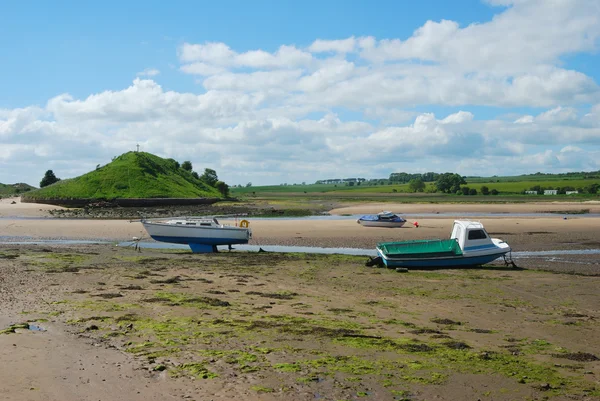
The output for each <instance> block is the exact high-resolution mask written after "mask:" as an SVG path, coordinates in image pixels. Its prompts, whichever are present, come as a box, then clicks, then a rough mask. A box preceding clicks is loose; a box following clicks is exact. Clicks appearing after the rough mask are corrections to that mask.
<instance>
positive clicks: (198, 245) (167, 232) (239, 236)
mask: <svg viewBox="0 0 600 401" xmlns="http://www.w3.org/2000/svg"><path fill="white" fill-rule="evenodd" d="M142 224H143V225H144V228H145V229H146V231H147V232H148V235H150V237H151V238H152V239H154V240H156V241H160V242H168V243H172V244H185V245H189V246H190V248H191V249H192V251H193V252H194V253H201V252H213V251H214V250H215V247H216V246H217V245H234V244H247V243H248V241H249V240H250V238H251V237H252V234H251V231H250V229H248V228H243V227H230V226H222V227H201V226H184V225H173V224H164V223H152V222H142Z"/></svg>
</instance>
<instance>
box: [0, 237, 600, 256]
mask: <svg viewBox="0 0 600 401" xmlns="http://www.w3.org/2000/svg"><path fill="white" fill-rule="evenodd" d="M111 243H114V241H106V240H38V239H31V237H7V236H0V244H2V245H52V244H55V245H90V244H91V245H94V244H111ZM135 245H136V243H135V242H132V241H123V242H118V243H116V246H119V247H134V246H135ZM138 246H139V247H140V248H142V249H144V248H148V249H181V250H186V251H189V249H190V248H189V246H187V245H183V244H171V243H166V242H139V243H138ZM217 248H218V249H219V251H222V252H227V251H228V247H227V246H226V245H223V246H218V247H217ZM261 249H262V250H263V251H265V252H278V253H286V252H290V253H291V252H294V253H320V254H341V255H355V256H377V252H376V251H375V249H374V248H373V249H362V248H341V247H340V248H321V247H312V246H288V245H234V246H233V250H235V251H244V252H258V251H259V250H261ZM560 255H563V256H568V255H600V249H563V250H552V251H520V252H512V256H513V257H519V258H534V257H545V256H560Z"/></svg>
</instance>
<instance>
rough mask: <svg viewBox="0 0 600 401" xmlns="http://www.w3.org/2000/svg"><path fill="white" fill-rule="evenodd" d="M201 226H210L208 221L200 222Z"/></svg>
mask: <svg viewBox="0 0 600 401" xmlns="http://www.w3.org/2000/svg"><path fill="white" fill-rule="evenodd" d="M200 225H201V226H209V227H210V223H200Z"/></svg>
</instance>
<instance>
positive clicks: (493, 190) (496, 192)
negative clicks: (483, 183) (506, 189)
mask: <svg viewBox="0 0 600 401" xmlns="http://www.w3.org/2000/svg"><path fill="white" fill-rule="evenodd" d="M490 194H492V195H498V190H497V189H496V188H494V189H492V190H491V191H490Z"/></svg>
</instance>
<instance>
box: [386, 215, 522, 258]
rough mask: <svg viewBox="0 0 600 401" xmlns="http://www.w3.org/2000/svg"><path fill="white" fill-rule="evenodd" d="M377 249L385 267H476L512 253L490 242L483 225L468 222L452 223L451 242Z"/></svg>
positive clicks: (502, 244) (499, 243) (391, 244)
mask: <svg viewBox="0 0 600 401" xmlns="http://www.w3.org/2000/svg"><path fill="white" fill-rule="evenodd" d="M376 249H377V253H378V254H379V256H380V257H381V259H382V262H383V263H384V264H385V265H386V266H388V267H451V266H477V265H483V264H486V263H489V262H491V261H493V260H496V259H498V258H500V257H503V256H504V255H506V254H507V253H509V252H510V251H511V249H510V246H509V245H508V244H507V243H506V242H504V241H502V240H501V239H498V238H491V237H490V235H489V234H488V233H487V231H485V228H483V224H481V223H479V222H475V221H467V220H455V221H454V226H453V227H452V235H451V236H450V239H446V240H439V239H435V240H412V241H399V242H382V243H379V244H377V248H376Z"/></svg>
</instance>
